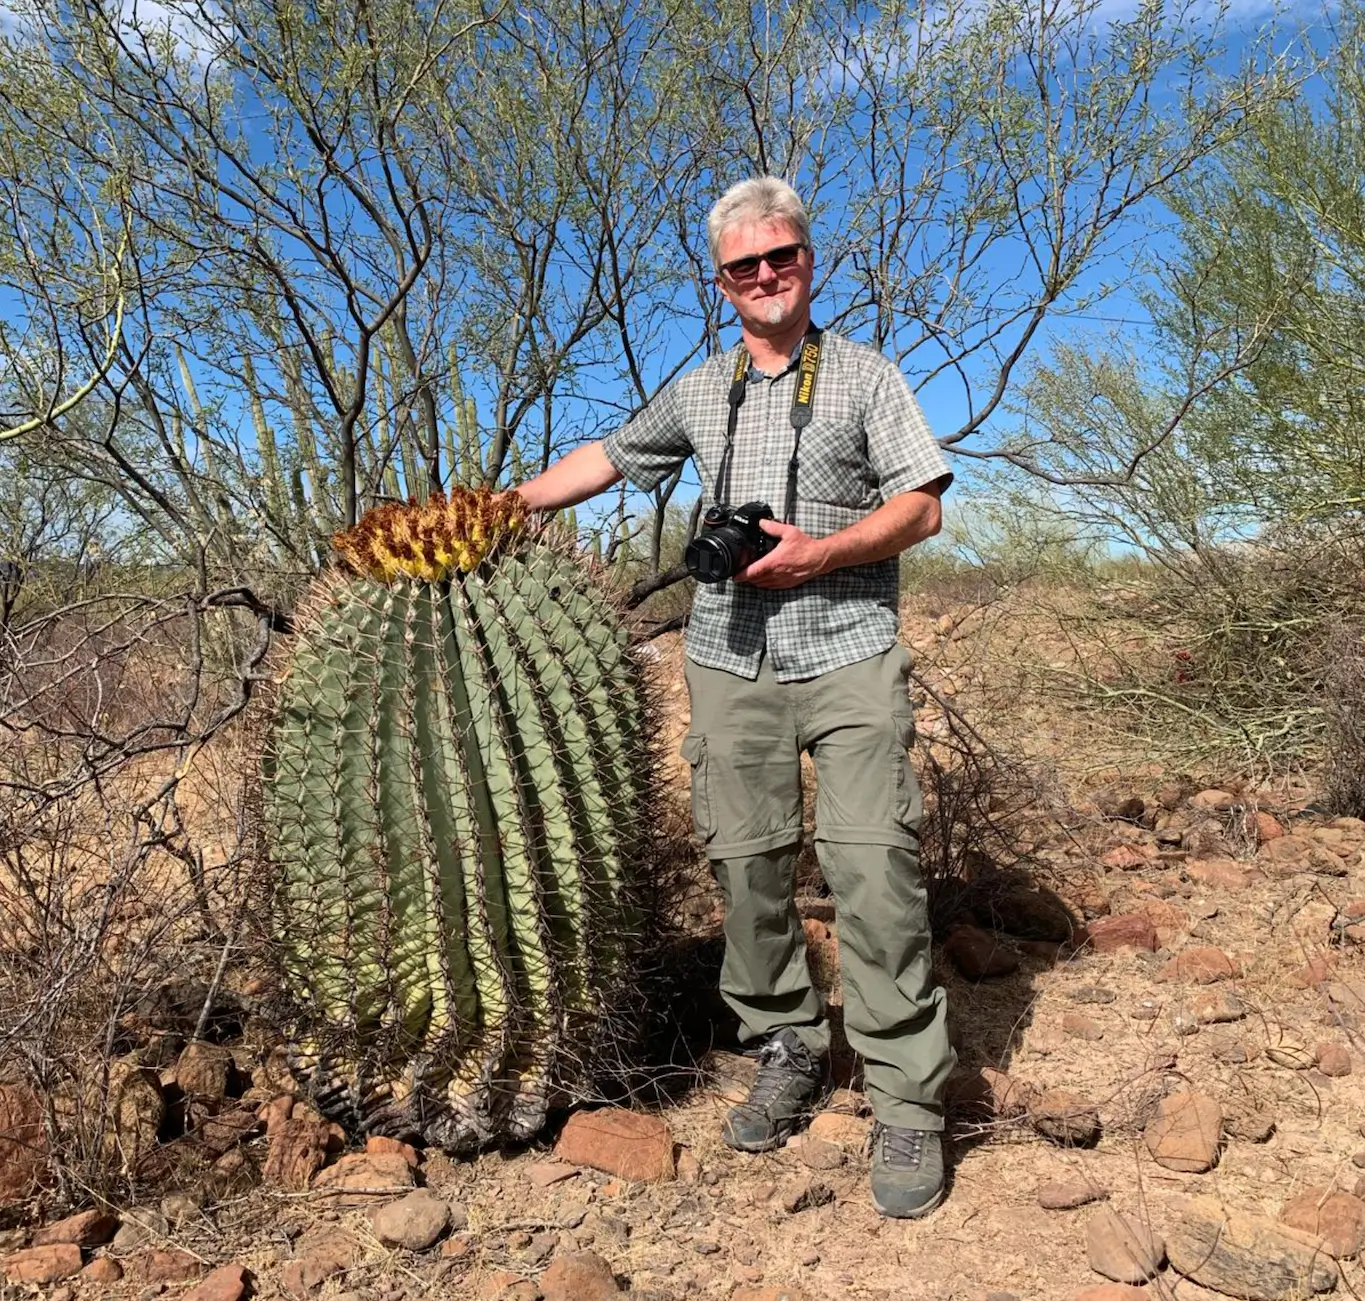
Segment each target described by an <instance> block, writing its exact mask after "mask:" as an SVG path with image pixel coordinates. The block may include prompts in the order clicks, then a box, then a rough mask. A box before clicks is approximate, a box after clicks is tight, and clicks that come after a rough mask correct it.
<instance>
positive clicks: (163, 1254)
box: [123, 1251, 204, 1286]
mask: <svg viewBox="0 0 1365 1301" xmlns="http://www.w3.org/2000/svg"><path fill="white" fill-rule="evenodd" d="M123 1269H124V1273H125V1274H127V1275H128V1277H129V1278H131V1279H132V1280H133V1281H134V1282H135V1283H137V1284H138V1285H139V1286H144V1285H146V1284H148V1283H184V1282H186V1281H187V1280H189V1279H192V1278H198V1277H199V1275H200V1274H202V1273H203V1272H204V1266H203V1263H202V1262H201V1261H199V1260H196V1259H195V1258H194V1257H193V1256H191V1255H190V1254H189V1253H188V1252H184V1251H140V1252H138V1253H137V1255H135V1256H129V1257H128V1259H127V1260H125V1261H124V1262H123Z"/></svg>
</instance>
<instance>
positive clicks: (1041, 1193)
mask: <svg viewBox="0 0 1365 1301" xmlns="http://www.w3.org/2000/svg"><path fill="white" fill-rule="evenodd" d="M1108 1196H1109V1190H1108V1189H1107V1188H1101V1187H1100V1186H1099V1185H1098V1184H1093V1183H1091V1182H1090V1180H1088V1179H1065V1180H1056V1181H1054V1182H1052V1183H1047V1184H1043V1185H1042V1187H1040V1188H1039V1189H1038V1205H1039V1206H1041V1207H1042V1208H1043V1210H1045V1211H1074V1210H1075V1209H1076V1208H1077V1207H1078V1206H1088V1205H1089V1204H1090V1203H1091V1202H1102V1201H1105V1200H1106V1199H1107V1198H1108Z"/></svg>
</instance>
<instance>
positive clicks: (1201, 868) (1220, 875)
mask: <svg viewBox="0 0 1365 1301" xmlns="http://www.w3.org/2000/svg"><path fill="white" fill-rule="evenodd" d="M1184 872H1185V875H1186V877H1188V878H1189V879H1190V880H1191V881H1194V882H1195V883H1196V884H1198V885H1207V886H1210V887H1212V888H1213V889H1215V890H1234V891H1236V890H1245V889H1246V888H1247V887H1248V886H1249V885H1250V884H1251V883H1252V881H1253V880H1254V879H1255V878H1254V877H1253V876H1252V874H1251V873H1250V872H1248V871H1246V870H1245V869H1244V868H1242V867H1241V866H1239V865H1238V863H1237V862H1236V860H1234V859H1231V858H1192V859H1190V860H1189V861H1188V862H1187V863H1186V864H1185V867H1184Z"/></svg>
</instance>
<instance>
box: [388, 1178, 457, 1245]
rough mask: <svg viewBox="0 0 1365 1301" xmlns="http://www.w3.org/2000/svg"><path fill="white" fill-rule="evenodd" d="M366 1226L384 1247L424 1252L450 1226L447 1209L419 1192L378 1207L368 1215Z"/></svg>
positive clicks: (447, 1207) (439, 1200) (441, 1202)
mask: <svg viewBox="0 0 1365 1301" xmlns="http://www.w3.org/2000/svg"><path fill="white" fill-rule="evenodd" d="M370 1224H371V1226H372V1227H373V1229H374V1236H375V1237H376V1238H378V1239H379V1241H380V1242H382V1243H383V1244H384V1245H385V1246H386V1247H403V1248H405V1249H406V1250H408V1251H425V1250H426V1249H427V1248H428V1247H430V1246H431V1245H432V1243H434V1242H435V1241H436V1239H437V1238H439V1237H440V1236H441V1234H443V1233H444V1232H445V1231H446V1227H447V1226H448V1225H449V1224H450V1207H449V1206H447V1205H446V1204H445V1202H443V1201H442V1200H441V1199H440V1198H439V1197H437V1196H436V1195H435V1194H434V1193H431V1192H429V1191H428V1190H427V1189H425V1188H423V1189H420V1190H418V1191H417V1192H415V1193H409V1194H408V1195H407V1196H406V1197H400V1198H399V1199H398V1201H396V1202H390V1203H389V1204H388V1205H387V1206H381V1207H379V1208H378V1209H377V1210H375V1211H374V1212H373V1213H372V1214H371V1216H370Z"/></svg>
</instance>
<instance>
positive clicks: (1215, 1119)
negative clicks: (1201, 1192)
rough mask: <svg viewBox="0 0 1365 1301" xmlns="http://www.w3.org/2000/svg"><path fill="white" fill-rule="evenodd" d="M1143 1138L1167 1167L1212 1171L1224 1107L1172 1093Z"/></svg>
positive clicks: (1194, 1095)
mask: <svg viewBox="0 0 1365 1301" xmlns="http://www.w3.org/2000/svg"><path fill="white" fill-rule="evenodd" d="M1143 1138H1144V1139H1145V1140H1146V1143H1147V1150H1148V1151H1149V1152H1150V1153H1151V1154H1152V1159H1153V1160H1154V1161H1155V1162H1156V1163H1157V1165H1160V1166H1165V1167H1166V1169H1167V1170H1182V1171H1185V1172H1186V1173H1188V1174H1200V1173H1202V1172H1203V1171H1205V1170H1212V1169H1213V1167H1214V1166H1215V1165H1217V1164H1218V1148H1219V1145H1220V1144H1221V1142H1222V1140H1223V1109H1222V1108H1221V1107H1220V1106H1219V1105H1218V1103H1217V1102H1215V1101H1214V1100H1213V1099H1212V1098H1210V1097H1209V1096H1208V1095H1207V1094H1203V1093H1194V1092H1191V1091H1188V1090H1183V1091H1181V1092H1180V1093H1172V1094H1170V1095H1169V1096H1168V1097H1165V1098H1162V1100H1161V1102H1160V1104H1159V1105H1158V1106H1157V1110H1156V1115H1155V1116H1154V1117H1153V1118H1152V1120H1151V1121H1150V1122H1149V1123H1148V1125H1147V1128H1146V1130H1145V1131H1144V1132H1143ZM1119 1281H1120V1282H1126V1281H1129V1280H1119Z"/></svg>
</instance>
